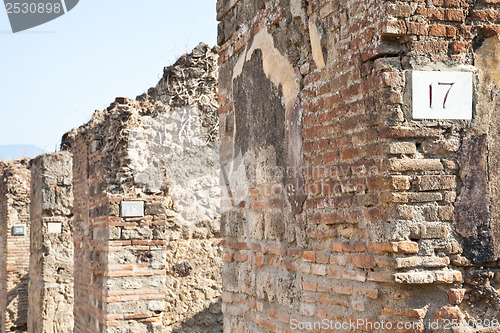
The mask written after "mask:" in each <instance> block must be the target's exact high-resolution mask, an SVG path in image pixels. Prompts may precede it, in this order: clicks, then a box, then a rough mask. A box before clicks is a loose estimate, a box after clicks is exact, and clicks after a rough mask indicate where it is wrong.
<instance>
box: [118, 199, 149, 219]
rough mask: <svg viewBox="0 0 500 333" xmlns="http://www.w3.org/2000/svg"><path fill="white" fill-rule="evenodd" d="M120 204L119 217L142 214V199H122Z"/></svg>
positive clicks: (139, 215) (140, 215) (141, 215)
mask: <svg viewBox="0 0 500 333" xmlns="http://www.w3.org/2000/svg"><path fill="white" fill-rule="evenodd" d="M120 206H121V210H120V215H121V217H143V216H144V201H122V202H121V205H120Z"/></svg>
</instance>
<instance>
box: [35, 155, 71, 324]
mask: <svg viewBox="0 0 500 333" xmlns="http://www.w3.org/2000/svg"><path fill="white" fill-rule="evenodd" d="M72 162H73V161H72V156H71V154H68V153H67V152H59V153H53V154H46V155H42V156H39V157H38V158H36V159H34V160H33V161H31V166H30V169H31V207H30V215H31V224H30V230H31V236H30V264H29V288H28V298H29V302H28V304H29V309H28V332H32V333H45V332H46V333H70V332H73V302H74V297H73V187H72V184H73V169H72Z"/></svg>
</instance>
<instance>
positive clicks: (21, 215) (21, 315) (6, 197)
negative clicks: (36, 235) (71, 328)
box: [0, 159, 31, 332]
mask: <svg viewBox="0 0 500 333" xmlns="http://www.w3.org/2000/svg"><path fill="white" fill-rule="evenodd" d="M28 164H29V163H28V160H25V159H23V160H16V161H11V162H0V251H1V255H0V269H1V271H0V277H1V280H0V281H1V282H0V318H1V331H2V332H26V327H27V313H28V269H29V252H30V251H29V247H30V240H29V235H30V215H29V214H30V213H29V208H30V176H31V174H30V171H29V169H28ZM16 225H24V226H25V234H24V235H19V236H14V235H13V227H14V226H16Z"/></svg>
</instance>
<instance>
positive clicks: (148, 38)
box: [0, 0, 217, 151]
mask: <svg viewBox="0 0 500 333" xmlns="http://www.w3.org/2000/svg"><path fill="white" fill-rule="evenodd" d="M215 4H216V1H215V0H185V1H178V0H80V3H79V4H78V5H77V6H76V7H75V8H74V9H73V10H71V11H70V12H68V13H67V14H65V15H63V16H62V17H59V18H58V19H55V20H54V21H51V22H48V23H46V24H44V25H41V26H39V27H36V28H33V29H30V30H28V31H26V32H20V33H17V34H12V32H11V30H10V25H9V21H8V18H7V14H6V12H5V10H4V9H3V8H0V145H8V144H33V145H36V146H39V147H41V148H43V149H45V150H47V151H54V148H55V146H56V145H58V144H59V140H60V138H61V136H62V135H63V134H64V133H65V132H67V131H68V130H70V129H72V128H74V127H78V126H79V125H81V124H83V123H84V122H86V121H88V120H89V119H90V115H91V114H92V113H93V112H94V111H95V110H96V109H104V108H106V107H107V106H108V105H109V104H110V103H111V102H113V101H114V98H115V97H116V96H125V97H131V98H134V97H136V96H137V95H140V94H142V93H143V92H145V91H146V90H147V89H148V88H149V87H152V86H154V85H155V84H156V83H157V82H158V80H159V79H160V77H161V75H162V73H163V67H164V66H167V65H170V64H172V63H173V62H174V61H175V60H176V59H177V58H178V57H179V56H181V55H182V54H183V53H185V52H188V51H190V50H191V49H192V48H194V47H195V46H196V45H197V44H198V43H199V42H200V41H204V42H207V43H208V44H209V45H212V46H213V45H215V43H216V38H217V22H216V19H215V16H216V14H215Z"/></svg>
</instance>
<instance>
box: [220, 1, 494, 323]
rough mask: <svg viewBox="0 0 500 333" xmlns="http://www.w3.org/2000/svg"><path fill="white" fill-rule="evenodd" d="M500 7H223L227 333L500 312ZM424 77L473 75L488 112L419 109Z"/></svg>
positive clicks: (477, 99) (478, 103)
mask: <svg viewBox="0 0 500 333" xmlns="http://www.w3.org/2000/svg"><path fill="white" fill-rule="evenodd" d="M498 6H499V2H498V1H497V0H488V1H487V0H484V1H453V0H450V1H441V0H433V1H397V0H390V1H383V2H381V1H370V0H363V1H359V0H346V1H335V0H331V1H329V0H323V1H320V0H312V1H300V0H285V1H265V0H261V1H250V0H219V1H218V4H217V8H218V19H219V20H220V21H221V22H220V24H219V41H218V43H219V47H220V50H219V62H220V86H219V102H220V107H219V114H220V135H221V140H222V141H223V142H230V143H231V144H229V148H228V149H227V151H224V150H223V152H225V154H224V155H222V158H223V159H222V162H223V165H232V166H233V167H232V168H229V169H231V170H232V171H231V172H230V174H229V176H228V179H229V181H226V185H227V189H226V191H225V192H224V193H226V194H227V196H226V197H225V198H224V200H223V207H232V209H230V210H229V211H227V212H225V213H224V214H223V218H222V230H224V233H225V237H226V239H225V252H224V261H225V262H224V267H223V288H224V291H223V295H222V298H223V302H224V304H223V310H224V329H225V331H226V332H264V331H273V332H274V331H282V332H289V331H291V330H292V329H293V328H298V327H299V326H298V324H299V323H302V325H303V326H301V327H302V328H307V327H305V326H304V325H305V324H313V323H316V324H317V323H318V322H319V321H321V320H323V319H328V320H333V321H334V322H339V323H346V322H347V323H348V322H349V321H356V322H357V323H359V324H358V325H357V326H356V328H355V329H349V328H348V329H347V330H348V331H355V332H363V331H367V332H372V331H377V330H378V329H375V328H374V327H375V326H374V325H377V324H378V325H379V326H378V327H379V328H380V324H381V321H385V322H386V323H387V322H389V323H391V325H394V326H393V328H399V326H397V325H401V324H403V326H402V327H400V328H401V329H402V330H404V329H405V328H406V329H407V331H408V332H416V331H427V330H429V329H430V328H429V324H433V325H434V324H435V320H441V321H440V323H439V325H443V324H446V323H447V322H446V320H450V321H451V320H453V319H456V320H461V319H470V320H471V321H469V322H468V323H467V324H466V325H465V326H466V327H467V328H468V329H470V330H473V329H472V328H471V327H470V326H468V325H469V324H471V325H474V320H478V319H479V320H485V319H488V320H489V321H490V323H491V321H493V320H500V318H499V317H498V316H499V313H500V312H499V307H500V299H499V298H498V296H497V293H498V289H499V288H500V285H499V281H500V271H499V269H498V264H497V263H498V259H499V258H498V240H497V239H498V237H499V236H500V234H498V232H499V231H498V223H499V222H498V218H497V217H496V215H497V210H498V207H497V206H498V204H497V201H498V200H496V199H495V198H496V195H497V194H496V193H497V190H496V188H497V187H498V186H497V184H496V183H497V178H498V177H497V176H496V172H497V171H496V170H498V168H497V167H496V158H495V155H496V154H495V153H493V152H494V151H495V147H496V144H497V141H498V139H497V135H498V132H497V131H496V125H495V124H496V120H495V119H496V118H495V117H496V116H495V115H494V112H495V111H496V110H498V106H499V104H498V103H499V100H500V97H499V94H498V92H499V87H498V82H499V80H498V78H499V77H498V72H499V58H498V54H499V53H498V48H499V45H500V41H499V37H498V33H499V31H500V26H499V24H500V8H499V7H498ZM416 70H420V71H461V72H469V73H472V75H473V78H474V92H473V119H472V121H471V120H446V119H445V120H419V119H414V117H413V115H412V99H411V92H412V89H411V88H412V78H413V74H414V71H416ZM431 104H432V103H431ZM240 153H241V156H242V159H243V165H244V166H245V168H244V169H245V177H246V179H245V181H244V182H243V183H246V184H247V185H248V186H247V187H248V190H246V188H245V186H239V187H238V186H235V185H234V184H232V183H231V180H230V179H231V178H232V177H233V173H234V174H236V172H235V171H234V170H238V168H237V166H236V165H235V162H234V161H237V160H238V156H239V154H240ZM238 177H240V176H238ZM241 191H244V192H245V191H246V192H245V193H244V194H243V195H242V194H241ZM238 192H239V194H238ZM357 320H359V321H357ZM405 323H406V325H410V326H409V327H410V328H409V329H408V326H404V325H405ZM448 323H450V322H448ZM309 327H310V326H309ZM326 328H332V327H324V331H327V329H326ZM386 328H387V326H386ZM439 329H441V330H442V329H443V326H441V327H440V328H439Z"/></svg>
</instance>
